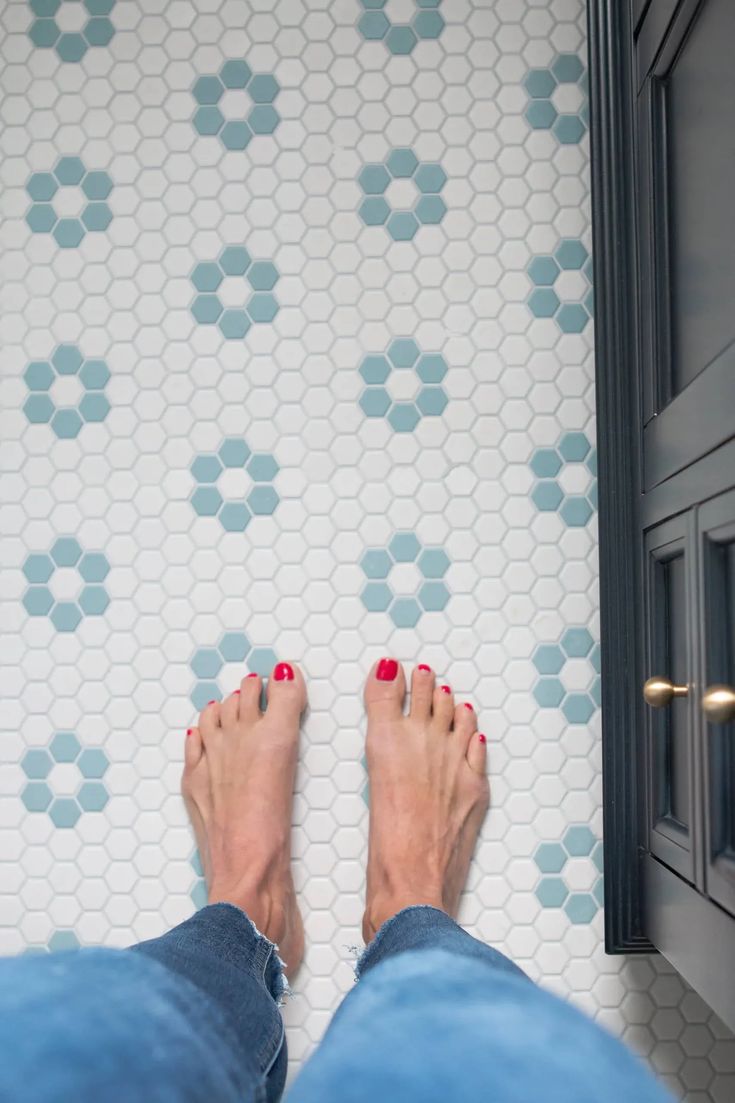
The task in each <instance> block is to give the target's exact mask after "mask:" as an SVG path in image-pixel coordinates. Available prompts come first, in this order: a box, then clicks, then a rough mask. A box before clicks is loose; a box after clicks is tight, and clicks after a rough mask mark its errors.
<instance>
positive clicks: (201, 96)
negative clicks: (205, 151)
mask: <svg viewBox="0 0 735 1103" xmlns="http://www.w3.org/2000/svg"><path fill="white" fill-rule="evenodd" d="M279 92H280V86H279V84H278V81H277V80H276V78H275V76H273V74H272V73H254V72H253V70H252V69H251V68H250V66H249V65H248V63H247V62H246V61H245V60H244V59H242V58H232V59H230V60H229V61H226V62H225V63H224V64H223V65H222V68H221V69H220V71H219V73H216V74H212V75H203V76H199V77H197V79H196V80H195V82H194V85H193V87H192V95H193V97H194V100H195V102H196V109H195V111H194V116H193V123H194V128H195V130H196V131H197V133H198V134H201V135H202V136H203V137H214V136H218V137H219V139H220V141H221V142H222V145H223V146H224V147H225V149H230V150H244V149H247V147H248V146H249V145H250V142H251V141H252V139H253V137H254V136H255V135H256V134H272V133H273V132H274V130H275V129H276V127H277V126H278V124H279V122H280V116H279V114H278V111H277V109H276V107H275V100H276V97H277V96H278V93H279Z"/></svg>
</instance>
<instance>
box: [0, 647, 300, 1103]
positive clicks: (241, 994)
mask: <svg viewBox="0 0 735 1103" xmlns="http://www.w3.org/2000/svg"><path fill="white" fill-rule="evenodd" d="M261 689H262V685H261V680H260V678H259V677H257V676H248V677H246V678H244V679H243V681H242V683H241V686H240V689H239V690H238V691H236V692H235V693H233V694H231V695H230V697H228V698H227V699H226V700H225V701H224V702H222V703H221V704H219V703H217V702H211V703H210V704H209V705H208V706H207V708H206V709H204V711H203V712H202V715H201V717H200V719H199V723H198V725H197V727H195V728H192V729H190V732H189V734H188V737H187V746H186V761H185V770H184V777H183V782H182V788H183V792H184V797H185V800H186V804H187V807H188V809H189V812H190V815H191V818H192V822H193V824H194V829H195V833H196V837H197V843H198V845H199V850H200V854H201V856H202V861H203V864H204V869H205V874H206V877H207V884H208V897H209V904H210V906H209V907H207V908H204V909H202V911H200V912H199V913H197V915H195V916H193V917H192V918H191V919H190V920H187V921H186V922H185V923H182V924H180V925H179V926H178V927H176V928H174V930H172V931H169V932H168V933H167V934H165V935H163V936H162V937H161V938H158V939H152V940H150V941H148V942H144V943H141V944H140V945H138V946H135V947H131V950H130V951H121V950H105V949H98V950H92V949H89V950H81V951H77V952H71V953H66V954H57V955H53V956H50V957H45V958H31V957H25V958H21V959H10V960H7V961H4V962H2V963H0V1100H5V1099H8V1100H10V1099H12V1100H13V1101H14V1103H15V1101H23V1100H29V1101H30V1100H33V1101H34V1103H36V1101H38V1103H52V1101H53V1103H57V1101H58V1103H61V1101H62V1100H63V1101H66V1100H68V1099H76V1100H78V1101H80V1103H86V1101H87V1100H90V1101H91V1100H94V1101H95V1103H96V1101H97V1100H100V1099H104V1100H106V1101H108V1100H111V1101H113V1103H116V1101H117V1100H120V1101H122V1100H129V1099H146V1100H153V1101H158V1100H162V1101H163V1100H165V1101H166V1103H168V1101H171V1103H179V1101H180V1100H182V1101H183V1100H186V1101H189V1100H191V1101H196V1103H199V1101H200V1100H201V1101H202V1103H204V1101H205V1100H206V1101H207V1103H209V1101H210V1100H213V1099H217V1100H218V1101H219V1100H222V1101H224V1103H228V1101H229V1100H233V1101H234V1100H243V1099H245V1100H258V1101H261V1100H268V1101H271V1100H275V1099H277V1098H278V1097H279V1096H280V1093H281V1091H282V1088H283V1081H284V1078H285V1069H286V1047H285V1042H284V1033H283V1023H282V1020H281V1016H280V1013H279V1011H278V1002H279V998H280V993H281V990H282V963H281V961H280V958H279V956H278V953H277V952H276V951H277V950H278V951H279V953H280V955H281V956H282V957H283V958H284V959H285V963H286V964H285V968H286V969H287V971H289V972H293V971H294V970H295V969H296V968H297V967H298V964H299V961H300V958H301V954H302V951H303V930H302V926H301V917H300V915H299V912H298V909H297V907H296V901H295V894H294V890H293V881H292V878H291V870H290V827H291V805H292V793H293V783H294V773H295V768H296V758H297V749H298V729H299V717H300V714H301V711H302V710H303V707H304V704H305V700H306V694H305V687H304V682H303V678H302V676H301V674H300V672H299V671H298V669H297V668H295V667H293V666H291V665H290V664H287V663H279V664H278V666H277V667H276V669H275V670H274V672H273V676H272V678H271V679H270V680H269V685H268V705H267V708H266V709H265V710H264V711H261V709H260V696H261ZM256 925H257V927H256ZM261 931H262V932H263V933H262V934H261V933H260V932H261ZM276 943H277V944H278V946H276Z"/></svg>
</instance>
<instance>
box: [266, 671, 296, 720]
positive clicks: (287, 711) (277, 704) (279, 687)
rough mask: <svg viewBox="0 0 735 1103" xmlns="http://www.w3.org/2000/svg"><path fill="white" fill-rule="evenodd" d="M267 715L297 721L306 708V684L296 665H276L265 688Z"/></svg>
mask: <svg viewBox="0 0 735 1103" xmlns="http://www.w3.org/2000/svg"><path fill="white" fill-rule="evenodd" d="M266 698H267V701H268V710H267V711H268V713H269V714H277V715H280V716H282V717H283V718H284V719H291V720H297V719H298V717H299V716H300V715H301V713H302V712H303V711H304V709H305V708H306V682H305V681H304V675H303V674H302V673H301V671H300V670H299V668H298V667H297V666H296V663H291V662H281V663H276V665H275V666H274V667H273V670H272V672H271V676H270V678H269V679H268V685H267V687H266Z"/></svg>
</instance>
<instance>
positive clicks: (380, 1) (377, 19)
mask: <svg viewBox="0 0 735 1103" xmlns="http://www.w3.org/2000/svg"><path fill="white" fill-rule="evenodd" d="M440 5H441V0H407V3H406V4H405V5H403V6H404V8H405V9H406V10H405V13H404V15H405V16H408V17H409V18H408V19H407V21H406V22H402V21H401V20H400V19H396V18H395V17H394V18H391V4H390V3H389V2H388V0H360V6H361V8H362V15H361V16H360V18H359V20H358V23H357V28H358V30H359V32H360V34H361V35H362V37H363V38H365V39H366V40H367V41H368V42H383V43H384V44H385V46H386V47H387V49H388V50H389V51H390V52H391V53H392V54H396V55H398V56H404V57H405V56H406V55H407V54H410V53H412V52H413V50H414V47H415V46H416V45H417V44H418V43H419V42H420V41H422V40H424V39H429V40H433V39H437V38H439V36H440V35H441V33H442V31H443V30H444V25H445V24H444V18H443V16H442V14H441V12H440V11H439V8H440Z"/></svg>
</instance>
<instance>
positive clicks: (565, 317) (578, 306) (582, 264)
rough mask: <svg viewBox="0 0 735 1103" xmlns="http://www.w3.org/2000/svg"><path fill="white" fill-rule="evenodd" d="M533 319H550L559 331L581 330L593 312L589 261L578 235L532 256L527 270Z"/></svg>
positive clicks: (590, 261) (574, 331)
mask: <svg viewBox="0 0 735 1103" xmlns="http://www.w3.org/2000/svg"><path fill="white" fill-rule="evenodd" d="M526 274H527V275H528V278H529V280H530V281H531V284H532V290H531V292H530V293H529V296H528V298H527V299H526V305H527V306H528V309H529V310H530V312H531V314H533V316H534V318H553V319H554V321H555V322H556V324H557V325H558V327H559V329H560V330H561V331H562V333H582V331H583V330H584V329H585V328H586V326H587V323H588V322H589V321H590V319H591V318H592V315H593V311H594V301H593V292H592V260H591V257H590V255H589V253H588V251H587V248H586V247H585V246H584V245H583V243H582V242H581V241H579V239H578V238H563V239H562V240H561V241H560V242H559V244H558V245H557V247H556V249H555V250H554V252H553V253H550V254H541V255H539V256H535V257H533V259H532V260H531V261H530V262H529V264H528V267H527V269H526Z"/></svg>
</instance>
